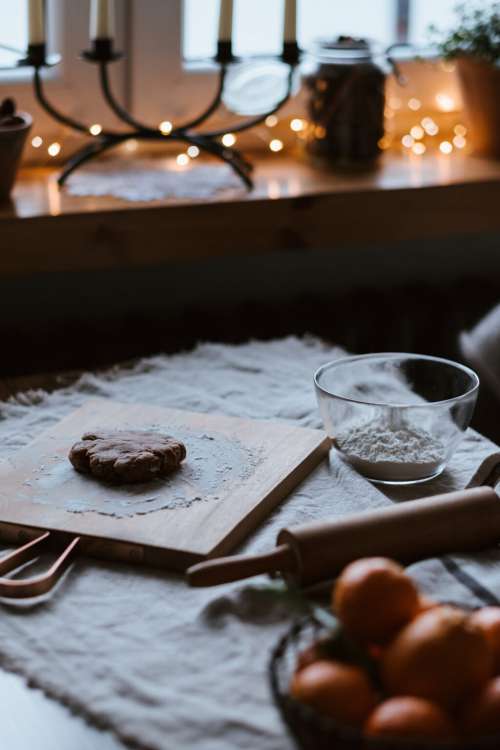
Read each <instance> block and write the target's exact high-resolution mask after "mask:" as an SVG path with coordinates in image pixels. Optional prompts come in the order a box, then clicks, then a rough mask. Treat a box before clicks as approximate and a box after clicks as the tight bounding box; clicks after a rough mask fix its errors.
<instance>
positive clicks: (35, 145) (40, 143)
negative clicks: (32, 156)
mask: <svg viewBox="0 0 500 750" xmlns="http://www.w3.org/2000/svg"><path fill="white" fill-rule="evenodd" d="M31 145H32V146H33V148H40V146H43V138H41V137H40V136H39V135H35V137H34V138H33V139H32V141H31Z"/></svg>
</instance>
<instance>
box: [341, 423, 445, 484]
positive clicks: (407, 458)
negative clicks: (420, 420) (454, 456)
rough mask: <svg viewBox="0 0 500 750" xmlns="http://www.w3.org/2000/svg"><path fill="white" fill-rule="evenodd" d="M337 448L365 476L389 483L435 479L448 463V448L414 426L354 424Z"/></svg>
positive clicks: (344, 434) (343, 434) (345, 431)
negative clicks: (446, 458) (444, 463)
mask: <svg viewBox="0 0 500 750" xmlns="http://www.w3.org/2000/svg"><path fill="white" fill-rule="evenodd" d="M335 444H336V446H337V448H339V449H340V451H341V452H342V453H343V454H344V455H345V456H347V458H348V459H349V461H350V462H351V464H352V465H353V466H354V468H356V469H358V471H360V472H361V473H362V474H364V475H365V476H367V477H369V478H370V479H379V480H385V481H388V482H398V481H403V482H404V481H413V480H418V479H425V478H426V477H432V476H433V475H434V474H436V473H437V472H439V470H440V468H441V466H442V464H443V462H444V460H445V448H444V445H443V444H442V443H441V442H440V441H439V440H437V439H436V438H435V437H434V436H433V435H431V433H430V432H428V431H427V430H425V429H424V428H422V427H418V426H416V425H411V424H404V423H401V424H395V425H393V424H390V423H382V422H380V420H373V421H371V422H364V423H360V424H354V425H351V426H350V427H349V428H348V429H347V428H346V429H345V430H344V432H341V433H339V434H338V435H337V436H336V439H335Z"/></svg>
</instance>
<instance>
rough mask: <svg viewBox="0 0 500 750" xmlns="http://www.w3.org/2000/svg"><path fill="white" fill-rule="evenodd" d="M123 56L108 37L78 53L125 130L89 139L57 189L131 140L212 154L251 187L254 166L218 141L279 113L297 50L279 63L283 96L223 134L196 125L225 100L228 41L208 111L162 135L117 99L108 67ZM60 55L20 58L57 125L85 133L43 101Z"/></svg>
mask: <svg viewBox="0 0 500 750" xmlns="http://www.w3.org/2000/svg"><path fill="white" fill-rule="evenodd" d="M122 57H123V54H122V53H121V52H118V51H116V50H115V49H114V45H113V40H112V39H95V40H94V41H93V42H92V48H91V49H89V50H86V51H85V52H83V53H82V58H83V59H84V60H86V61H87V62H89V63H93V64H95V65H96V66H97V68H98V71H99V83H100V88H101V92H102V95H103V97H104V99H105V101H106V102H107V104H108V106H109V107H110V109H111V110H112V111H113V113H114V114H115V115H116V116H117V117H118V118H119V119H120V120H121V122H123V123H124V124H125V125H127V126H128V129H127V130H124V131H115V130H109V129H103V130H102V131H101V132H100V133H99V134H98V135H94V136H93V137H92V142H91V143H89V144H88V145H86V146H84V147H82V148H81V149H79V150H78V151H77V152H76V153H74V154H73V155H72V156H71V157H70V158H69V160H68V161H67V163H66V165H65V166H64V168H63V171H62V173H61V175H60V177H59V180H58V182H59V185H60V186H62V185H64V183H65V182H66V180H67V179H68V177H69V175H70V174H71V173H72V172H74V171H75V170H76V169H78V167H80V166H81V165H82V164H85V163H86V162H88V161H90V160H91V159H94V158H95V157H97V156H99V155H100V154H102V153H104V152H106V151H109V150H110V149H112V148H114V147H115V146H119V145H120V144H122V143H125V142H126V141H128V140H130V139H134V140H142V141H180V142H182V143H185V144H188V145H189V146H196V147H197V148H199V149H200V151H204V152H205V153H208V154H211V155H212V156H215V157H216V158H218V159H221V160H222V161H223V162H225V163H226V164H229V166H230V167H231V168H232V169H233V170H234V171H235V172H236V174H238V175H239V177H240V178H241V179H242V180H243V182H244V183H245V185H246V186H247V188H248V189H251V188H252V187H253V181H252V170H253V167H252V164H251V163H250V162H249V161H248V160H247V159H246V158H245V157H244V156H243V154H242V153H241V152H240V151H239V150H238V149H236V148H233V147H228V146H225V145H224V143H223V142H222V140H221V139H222V137H223V136H224V134H225V133H227V131H228V130H230V132H231V133H241V132H243V131H245V130H248V129H250V128H253V127H254V126H256V125H259V124H260V123H262V122H264V121H265V120H266V119H267V118H268V117H269V116H270V115H272V114H274V113H275V112H277V111H278V110H279V109H281V107H283V105H284V104H285V103H286V102H287V101H288V99H289V98H290V96H291V93H292V89H293V80H294V72H295V70H296V67H297V65H298V63H299V62H300V49H299V47H298V45H297V44H296V43H295V42H289V43H285V46H284V49H283V53H282V55H281V57H280V60H281V61H282V62H283V63H284V64H286V65H287V66H288V73H287V84H286V92H285V94H284V96H282V97H281V98H280V99H279V101H277V102H276V104H275V105H274V106H273V107H272V108H271V109H269V110H268V111H267V112H265V113H263V114H259V115H257V116H254V117H249V118H246V119H244V120H242V121H240V122H237V123H235V124H233V125H231V126H230V128H226V129H224V130H221V129H214V130H202V131H200V130H199V128H200V126H202V125H204V124H205V123H206V121H207V120H208V119H209V118H210V117H211V116H212V115H213V114H214V113H215V112H216V111H217V110H218V109H219V108H220V106H221V104H222V102H223V94H224V87H225V85H226V78H227V73H228V70H229V68H230V66H231V65H234V64H236V63H237V62H238V60H237V58H235V57H234V55H233V52H232V47H231V43H230V42H219V44H218V49H217V55H216V57H215V62H216V63H217V65H218V70H219V72H218V83H217V89H216V92H215V95H214V97H213V99H212V100H211V101H210V102H209V103H208V104H207V106H206V108H205V109H204V110H203V111H202V112H201V113H200V114H199V115H198V116H197V117H195V118H193V119H191V120H189V121H187V122H184V123H181V124H179V125H175V126H172V129H171V130H170V132H162V130H161V129H160V128H159V127H151V126H150V125H147V124H146V123H143V122H141V121H140V120H139V119H137V118H136V117H135V116H134V115H132V114H131V113H130V112H129V111H128V110H127V109H126V108H125V107H124V106H122V105H121V104H120V103H119V101H118V100H117V99H116V97H115V95H114V93H113V91H112V87H111V83H110V76H109V68H110V65H111V64H113V63H114V62H116V61H117V60H120V59H121V58H122ZM59 60H60V58H59V56H56V55H52V56H48V55H47V51H46V45H45V44H30V45H29V46H28V52H27V55H26V57H24V58H23V59H22V60H20V62H19V65H21V66H29V67H32V68H33V69H34V76H33V85H34V90H35V95H36V98H37V100H38V102H39V103H40V105H41V106H42V108H43V109H44V110H45V111H46V112H47V113H48V114H49V115H50V116H51V117H52V118H53V119H55V120H57V122H59V123H61V124H62V125H65V126H66V127H69V128H72V129H73V130H75V131H77V132H79V133H84V134H86V135H89V134H90V133H91V130H90V126H89V125H86V124H85V123H83V122H81V121H79V120H77V119H75V118H74V117H70V116H68V115H66V114H64V113H63V112H61V111H60V110H59V109H58V108H57V107H56V106H54V105H53V104H52V102H51V101H50V100H49V99H48V98H47V95H46V92H45V86H44V82H43V77H42V71H43V69H44V68H47V67H52V66H54V65H57V64H58V62H59Z"/></svg>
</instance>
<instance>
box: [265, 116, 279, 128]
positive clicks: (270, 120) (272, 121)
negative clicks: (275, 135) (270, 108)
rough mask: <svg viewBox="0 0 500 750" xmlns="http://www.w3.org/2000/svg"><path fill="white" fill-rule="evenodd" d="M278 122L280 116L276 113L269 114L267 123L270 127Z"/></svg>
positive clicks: (273, 126)
mask: <svg viewBox="0 0 500 750" xmlns="http://www.w3.org/2000/svg"><path fill="white" fill-rule="evenodd" d="M277 124H278V118H277V117H276V115H269V116H268V117H266V125H267V127H268V128H275V127H276V125H277Z"/></svg>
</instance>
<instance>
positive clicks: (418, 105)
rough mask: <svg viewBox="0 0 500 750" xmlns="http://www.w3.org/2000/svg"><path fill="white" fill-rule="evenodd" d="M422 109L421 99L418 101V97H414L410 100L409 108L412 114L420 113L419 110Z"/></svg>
mask: <svg viewBox="0 0 500 750" xmlns="http://www.w3.org/2000/svg"><path fill="white" fill-rule="evenodd" d="M421 107H422V102H421V101H420V99H417V98H416V97H414V96H412V98H411V99H409V100H408V108H409V109H411V110H412V112H418V110H419V109H421Z"/></svg>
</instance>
